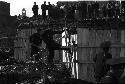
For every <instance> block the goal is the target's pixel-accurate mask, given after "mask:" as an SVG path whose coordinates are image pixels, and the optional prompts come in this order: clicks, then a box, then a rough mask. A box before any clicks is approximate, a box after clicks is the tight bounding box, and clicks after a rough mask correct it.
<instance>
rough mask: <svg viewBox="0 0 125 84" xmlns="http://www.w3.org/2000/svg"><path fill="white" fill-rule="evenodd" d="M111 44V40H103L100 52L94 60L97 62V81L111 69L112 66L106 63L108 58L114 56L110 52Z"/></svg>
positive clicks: (95, 68)
mask: <svg viewBox="0 0 125 84" xmlns="http://www.w3.org/2000/svg"><path fill="white" fill-rule="evenodd" d="M110 46H111V42H110V41H104V42H102V43H101V44H100V48H101V49H100V52H99V53H98V54H96V56H95V57H94V58H93V61H94V62H95V67H94V70H95V79H96V82H99V81H100V79H101V78H102V77H103V76H104V75H105V74H106V72H107V71H108V70H110V67H109V66H108V65H106V64H105V62H106V60H107V59H111V58H112V55H111V54H110V53H109V49H110Z"/></svg>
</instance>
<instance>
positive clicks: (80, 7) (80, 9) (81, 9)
mask: <svg viewBox="0 0 125 84" xmlns="http://www.w3.org/2000/svg"><path fill="white" fill-rule="evenodd" d="M77 10H78V11H79V19H82V13H83V8H82V5H81V3H80V2H79V3H78V5H77Z"/></svg>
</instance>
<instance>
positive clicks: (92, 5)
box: [32, 1, 124, 19]
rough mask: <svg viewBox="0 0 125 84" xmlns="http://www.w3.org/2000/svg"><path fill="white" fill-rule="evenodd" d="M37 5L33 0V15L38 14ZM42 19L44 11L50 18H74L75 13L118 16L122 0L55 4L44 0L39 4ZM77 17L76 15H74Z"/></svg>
mask: <svg viewBox="0 0 125 84" xmlns="http://www.w3.org/2000/svg"><path fill="white" fill-rule="evenodd" d="M38 9H39V8H38V5H36V2H34V5H33V8H32V11H33V13H34V16H35V17H37V16H38ZM41 9H42V16H43V19H45V18H46V16H47V15H46V11H47V10H48V16H49V17H52V18H54V19H55V18H64V17H66V18H68V19H74V18H75V16H76V14H77V15H78V17H80V18H82V19H84V18H85V19H86V18H99V17H118V16H121V14H122V13H124V1H121V2H120V1H109V2H104V3H103V2H101V1H100V2H98V1H89V2H87V1H81V2H74V3H72V2H66V3H63V2H57V5H52V4H51V3H50V2H48V5H46V1H44V4H42V5H41ZM76 17H77V16H76Z"/></svg>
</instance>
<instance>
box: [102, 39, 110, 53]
mask: <svg viewBox="0 0 125 84" xmlns="http://www.w3.org/2000/svg"><path fill="white" fill-rule="evenodd" d="M110 46H111V42H110V41H104V42H102V43H101V44H100V47H101V48H102V49H103V51H104V52H109V49H110Z"/></svg>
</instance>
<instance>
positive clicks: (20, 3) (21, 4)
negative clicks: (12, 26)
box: [0, 0, 105, 16]
mask: <svg viewBox="0 0 125 84" xmlns="http://www.w3.org/2000/svg"><path fill="white" fill-rule="evenodd" d="M0 1H6V2H9V3H10V14H11V15H12V16H14V15H19V14H22V9H23V8H25V9H26V11H27V16H32V15H33V13H32V6H33V4H34V2H36V3H37V5H38V6H39V14H41V9H40V5H41V4H43V2H44V1H46V2H51V3H52V4H56V2H57V1H78V0H0ZM87 1H88V0H87ZM89 1H90V0H89ZM91 1H92V0H91ZM104 1H105V0H104Z"/></svg>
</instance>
